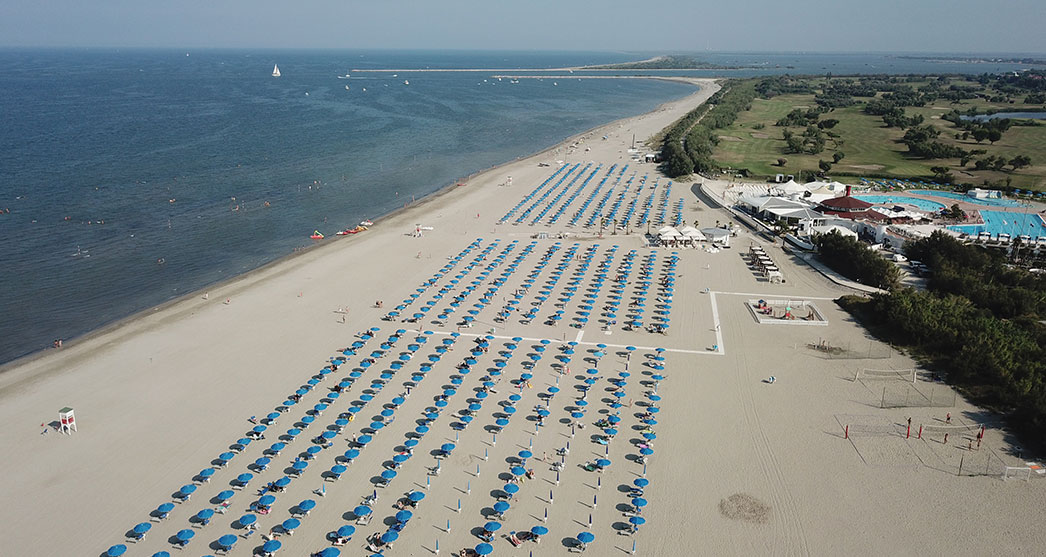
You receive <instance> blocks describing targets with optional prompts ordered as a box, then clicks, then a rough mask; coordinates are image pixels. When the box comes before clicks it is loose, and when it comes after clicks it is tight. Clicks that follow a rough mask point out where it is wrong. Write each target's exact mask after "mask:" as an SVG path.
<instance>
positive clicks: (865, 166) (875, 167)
mask: <svg viewBox="0 0 1046 557" xmlns="http://www.w3.org/2000/svg"><path fill="white" fill-rule="evenodd" d="M847 166H849V167H850V168H859V169H861V170H882V169H883V168H886V167H885V166H883V165H881V164H848V165H847Z"/></svg>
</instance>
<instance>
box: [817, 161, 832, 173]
mask: <svg viewBox="0 0 1046 557" xmlns="http://www.w3.org/2000/svg"><path fill="white" fill-rule="evenodd" d="M817 168H820V169H821V172H828V171H830V170H831V169H832V163H830V162H828V161H826V160H819V161H817Z"/></svg>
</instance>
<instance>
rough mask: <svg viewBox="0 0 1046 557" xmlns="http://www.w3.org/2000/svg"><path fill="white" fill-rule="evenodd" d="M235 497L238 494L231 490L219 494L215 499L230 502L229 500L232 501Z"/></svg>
mask: <svg viewBox="0 0 1046 557" xmlns="http://www.w3.org/2000/svg"><path fill="white" fill-rule="evenodd" d="M233 495H236V492H234V491H232V490H230V489H226V490H224V491H220V492H218V495H215V498H217V499H218V501H228V500H229V499H232V496H233Z"/></svg>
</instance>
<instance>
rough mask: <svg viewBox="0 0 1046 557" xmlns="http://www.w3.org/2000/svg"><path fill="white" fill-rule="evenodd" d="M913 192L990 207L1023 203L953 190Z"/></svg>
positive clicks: (914, 191) (912, 191) (1015, 205)
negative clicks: (984, 197) (969, 195)
mask: <svg viewBox="0 0 1046 557" xmlns="http://www.w3.org/2000/svg"><path fill="white" fill-rule="evenodd" d="M909 191H910V192H911V193H917V194H919V195H929V196H932V197H947V198H948V199H954V200H956V201H965V202H967V203H972V204H974V205H987V206H988V207H1020V206H1021V204H1020V203H1017V202H1016V201H1014V200H1012V199H983V198H982V199H978V198H975V197H968V196H965V195H963V194H961V193H955V192H953V191H937V190H909Z"/></svg>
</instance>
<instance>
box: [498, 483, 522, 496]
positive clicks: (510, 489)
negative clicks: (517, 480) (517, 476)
mask: <svg viewBox="0 0 1046 557" xmlns="http://www.w3.org/2000/svg"><path fill="white" fill-rule="evenodd" d="M501 490H502V491H504V492H505V493H508V494H509V495H512V494H514V493H516V492H518V491H519V486H518V485H516V484H505V487H503V488H501Z"/></svg>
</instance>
